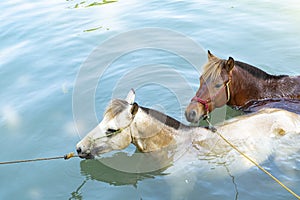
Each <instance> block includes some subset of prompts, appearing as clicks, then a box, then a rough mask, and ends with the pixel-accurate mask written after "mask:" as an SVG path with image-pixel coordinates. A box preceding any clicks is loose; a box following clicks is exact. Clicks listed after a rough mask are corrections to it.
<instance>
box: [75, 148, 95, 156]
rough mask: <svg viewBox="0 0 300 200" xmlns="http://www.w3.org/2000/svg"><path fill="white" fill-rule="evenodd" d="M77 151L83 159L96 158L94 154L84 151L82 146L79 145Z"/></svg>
mask: <svg viewBox="0 0 300 200" xmlns="http://www.w3.org/2000/svg"><path fill="white" fill-rule="evenodd" d="M76 151H77V154H78V156H79V157H80V158H83V159H93V158H94V156H93V155H92V154H91V153H90V152H88V153H85V152H83V151H82V149H81V148H80V147H78V148H77V149H76Z"/></svg>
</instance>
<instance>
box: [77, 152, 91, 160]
mask: <svg viewBox="0 0 300 200" xmlns="http://www.w3.org/2000/svg"><path fill="white" fill-rule="evenodd" d="M78 156H79V158H82V159H94V158H95V156H94V155H92V154H91V153H80V154H78Z"/></svg>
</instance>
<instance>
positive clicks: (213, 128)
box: [206, 120, 300, 200]
mask: <svg viewBox="0 0 300 200" xmlns="http://www.w3.org/2000/svg"><path fill="white" fill-rule="evenodd" d="M206 121H207V123H208V124H209V126H210V128H211V130H212V132H214V133H216V134H217V135H218V136H219V137H221V138H222V139H223V140H224V141H225V142H226V143H227V144H228V145H229V146H231V147H232V148H233V149H234V150H236V151H237V152H238V153H239V154H241V155H242V156H244V158H246V159H247V160H248V161H250V162H251V163H252V164H254V165H255V166H256V167H258V168H259V169H260V170H261V171H262V172H264V173H265V174H267V175H268V176H269V177H271V178H272V179H273V180H274V181H275V182H277V183H278V184H279V185H280V186H281V187H283V188H284V189H285V190H287V191H288V192H289V193H291V194H292V195H293V196H294V197H296V198H297V199H299V200H300V196H299V195H297V194H296V193H295V192H294V191H293V190H291V189H290V188H288V187H287V186H286V185H285V184H284V183H282V182H281V181H280V180H279V179H277V178H276V177H275V176H273V175H272V174H271V173H270V172H268V171H267V170H266V169H264V168H263V167H262V166H261V165H259V164H258V163H257V162H256V161H255V160H253V159H252V158H250V157H249V156H248V155H246V154H245V153H243V152H242V151H241V150H239V149H238V148H237V147H236V146H235V145H233V144H232V143H231V142H229V141H228V140H227V139H226V138H225V137H224V136H223V135H222V134H221V133H220V132H218V131H217V129H216V128H215V127H214V126H213V125H212V124H211V123H210V121H208V120H206Z"/></svg>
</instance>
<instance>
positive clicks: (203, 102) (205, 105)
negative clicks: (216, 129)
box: [191, 75, 232, 117]
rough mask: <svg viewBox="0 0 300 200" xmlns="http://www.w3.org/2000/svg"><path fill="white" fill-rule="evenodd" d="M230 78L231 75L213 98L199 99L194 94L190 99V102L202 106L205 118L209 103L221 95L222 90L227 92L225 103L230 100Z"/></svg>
mask: <svg viewBox="0 0 300 200" xmlns="http://www.w3.org/2000/svg"><path fill="white" fill-rule="evenodd" d="M231 78H232V75H229V77H228V80H227V81H226V83H223V87H222V88H220V90H219V91H218V92H217V93H216V94H215V95H214V96H212V97H210V98H208V99H207V100H204V99H201V98H200V97H198V96H197V94H196V96H194V97H193V98H192V100H191V102H198V103H201V104H202V105H203V106H204V108H205V117H207V116H208V114H209V103H211V102H212V101H214V99H215V98H216V97H217V96H219V94H220V93H221V91H222V89H223V88H226V92H227V101H226V103H227V102H228V101H229V100H230V87H229V84H230V82H231Z"/></svg>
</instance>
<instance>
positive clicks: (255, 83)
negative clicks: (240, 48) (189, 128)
mask: <svg viewBox="0 0 300 200" xmlns="http://www.w3.org/2000/svg"><path fill="white" fill-rule="evenodd" d="M278 99H287V100H289V99H293V100H298V101H299V103H300V76H287V75H279V76H275V75H270V74H268V73H266V72H264V71H262V70H260V69H258V68H256V67H254V66H251V65H249V64H246V63H243V62H239V61H235V60H234V59H233V58H231V57H229V59H228V60H223V59H219V58H217V57H216V56H214V55H213V54H211V53H210V52H209V51H208V62H207V63H206V65H205V66H204V67H203V74H202V76H201V77H200V87H199V89H198V91H197V93H196V95H195V97H194V98H193V99H192V101H191V103H190V104H189V105H188V107H187V108H186V112H185V114H186V118H187V120H188V121H190V122H197V121H199V120H200V118H201V117H202V116H203V115H206V114H208V113H209V112H211V111H212V110H214V109H215V108H218V107H221V106H223V105H225V104H227V105H229V106H232V107H234V108H238V109H241V110H243V108H244V107H245V109H246V108H249V107H250V106H251V104H254V103H255V102H256V101H262V100H263V101H278ZM291 110H292V109H291ZM299 112H300V111H299Z"/></svg>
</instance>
